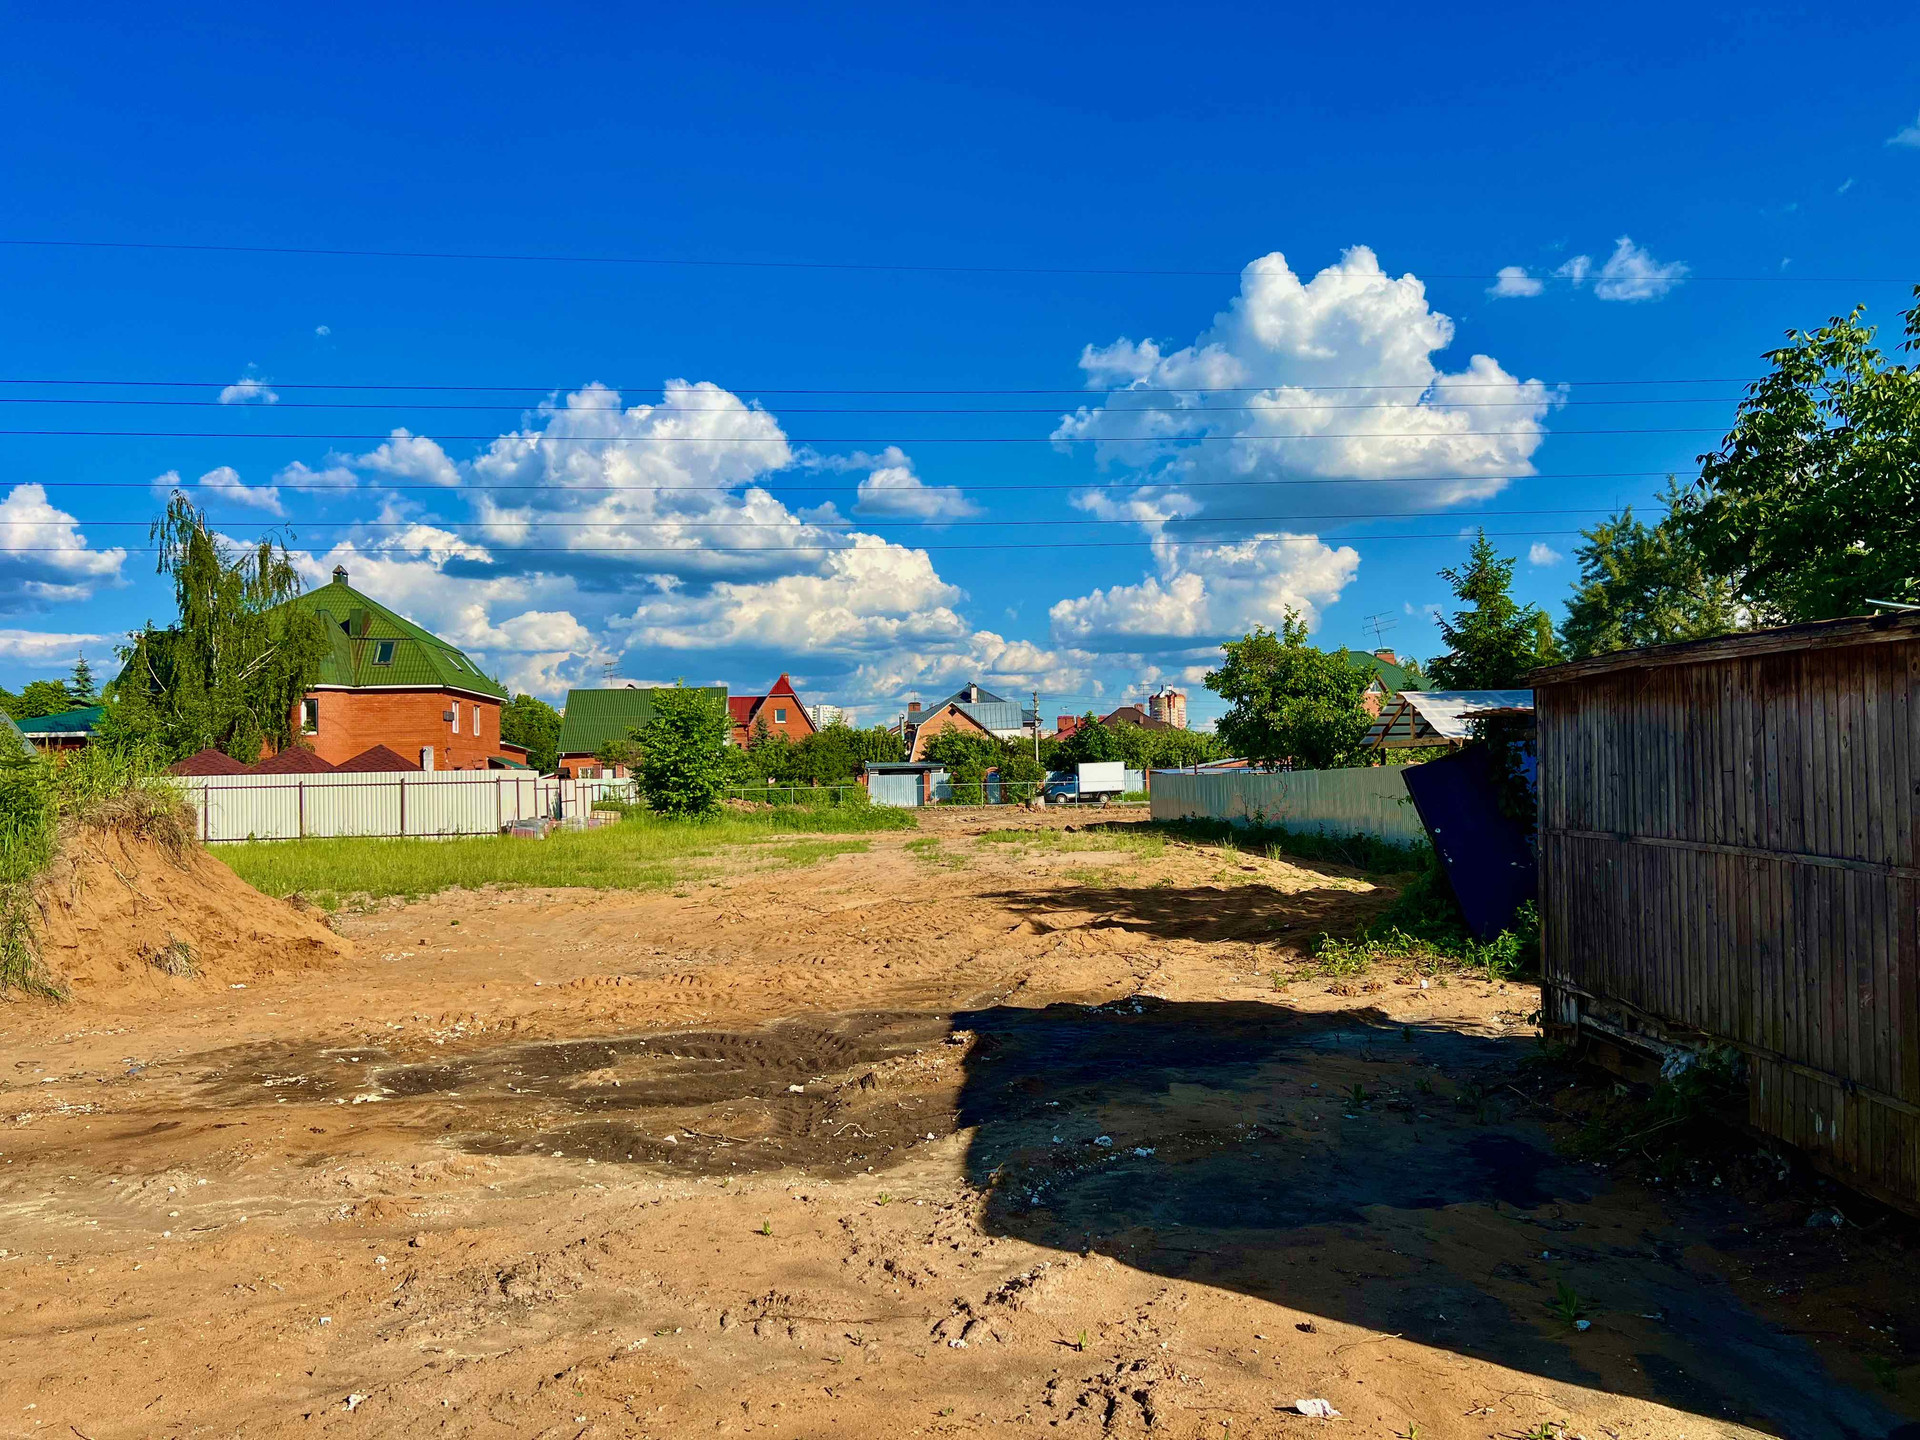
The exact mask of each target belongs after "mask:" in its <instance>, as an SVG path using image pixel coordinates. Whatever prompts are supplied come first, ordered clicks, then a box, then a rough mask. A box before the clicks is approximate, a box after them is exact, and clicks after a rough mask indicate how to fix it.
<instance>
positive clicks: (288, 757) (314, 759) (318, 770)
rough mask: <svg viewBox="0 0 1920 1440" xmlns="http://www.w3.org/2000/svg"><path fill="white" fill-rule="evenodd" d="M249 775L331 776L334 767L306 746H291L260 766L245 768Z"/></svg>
mask: <svg viewBox="0 0 1920 1440" xmlns="http://www.w3.org/2000/svg"><path fill="white" fill-rule="evenodd" d="M244 773H246V774H248V775H331V774H333V766H331V765H329V764H328V763H327V762H326V761H324V760H322V759H321V758H320V757H319V756H318V755H316V754H314V753H313V751H311V750H309V749H307V747H306V746H304V745H289V746H288V747H287V748H286V749H284V750H282V751H280V752H279V753H278V754H277V755H269V756H268V757H267V758H266V759H264V760H262V761H261V762H260V763H259V764H258V765H249V766H247V767H246V768H245V772H244Z"/></svg>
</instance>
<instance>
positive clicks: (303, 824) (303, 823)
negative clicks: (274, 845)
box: [295, 780, 307, 840]
mask: <svg viewBox="0 0 1920 1440" xmlns="http://www.w3.org/2000/svg"><path fill="white" fill-rule="evenodd" d="M295 788H296V789H298V791H299V792H300V793H299V796H298V797H297V801H296V803H297V804H298V805H299V808H300V838H301V839H302V840H304V839H306V838H307V782H306V781H304V780H302V781H301V782H300V783H299V785H298V786H296V787H295Z"/></svg>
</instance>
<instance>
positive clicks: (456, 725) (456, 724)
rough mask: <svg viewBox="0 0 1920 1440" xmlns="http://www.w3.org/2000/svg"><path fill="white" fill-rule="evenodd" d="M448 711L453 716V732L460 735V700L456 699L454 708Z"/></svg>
mask: <svg viewBox="0 0 1920 1440" xmlns="http://www.w3.org/2000/svg"><path fill="white" fill-rule="evenodd" d="M447 713H448V714H449V715H451V716H452V717H453V733H454V734H456V735H458V734H459V733H460V702H459V701H458V700H456V701H454V702H453V709H451V710H449V711H448V712H447Z"/></svg>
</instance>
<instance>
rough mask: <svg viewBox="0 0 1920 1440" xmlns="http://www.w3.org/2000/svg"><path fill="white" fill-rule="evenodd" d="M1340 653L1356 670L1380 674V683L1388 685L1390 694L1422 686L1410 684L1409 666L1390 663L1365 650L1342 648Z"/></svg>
mask: <svg viewBox="0 0 1920 1440" xmlns="http://www.w3.org/2000/svg"><path fill="white" fill-rule="evenodd" d="M1340 654H1341V655H1342V656H1344V657H1345V659H1346V662H1347V663H1348V664H1349V665H1351V666H1353V667H1354V668H1355V669H1356V670H1365V671H1367V672H1369V673H1370V674H1373V675H1377V676H1379V677H1380V683H1381V684H1382V685H1384V686H1386V687H1387V693H1388V694H1389V695H1397V694H1399V693H1400V691H1402V690H1407V689H1414V690H1417V689H1419V688H1420V687H1419V686H1417V685H1409V684H1408V683H1407V682H1408V681H1410V680H1411V679H1412V678H1413V677H1412V676H1411V675H1409V674H1408V673H1407V667H1406V666H1404V665H1394V664H1390V663H1389V662H1387V661H1385V660H1382V659H1381V658H1380V657H1379V656H1378V655H1369V654H1368V653H1367V652H1366V651H1364V650H1342V651H1341V652H1340Z"/></svg>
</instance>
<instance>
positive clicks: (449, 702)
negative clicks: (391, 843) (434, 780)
mask: <svg viewBox="0 0 1920 1440" xmlns="http://www.w3.org/2000/svg"><path fill="white" fill-rule="evenodd" d="M307 698H308V699H310V700H315V701H318V702H319V707H320V724H319V726H318V728H317V729H315V730H314V731H313V732H311V733H309V734H307V735H305V736H304V737H302V738H303V739H304V740H305V742H306V743H307V744H309V745H311V746H313V751H314V753H315V754H316V755H318V756H319V757H320V758H321V759H322V760H325V761H326V762H327V763H328V764H330V765H338V764H339V763H340V762H341V761H342V760H351V759H352V758H353V757H354V756H355V755H358V754H359V753H360V752H361V751H363V750H367V749H370V748H371V747H373V746H375V745H385V746H386V747H387V748H388V749H390V750H394V751H397V752H398V753H399V754H400V755H402V756H404V757H405V758H406V759H408V760H411V761H413V762H414V763H415V764H418V763H419V762H420V752H421V750H422V749H424V748H425V747H426V746H429V745H431V746H432V747H433V768H434V769H436V770H484V769H486V768H487V762H488V761H489V760H491V759H492V758H493V757H494V756H496V755H503V754H505V753H506V752H504V751H503V750H501V748H500V702H499V701H498V700H482V699H476V698H474V697H473V696H471V695H454V694H450V693H449V692H447V691H445V690H315V691H313V692H311V693H310V694H309V696H308V697H307ZM456 705H457V706H458V707H459V712H460V724H459V730H458V733H455V728H454V724H453V722H452V721H450V720H448V719H447V718H446V714H447V712H448V711H449V710H452V709H453V708H454V707H455V706H456ZM476 710H477V711H478V714H479V722H480V723H479V734H477V735H476V734H475V733H474V718H475V712H476Z"/></svg>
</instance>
